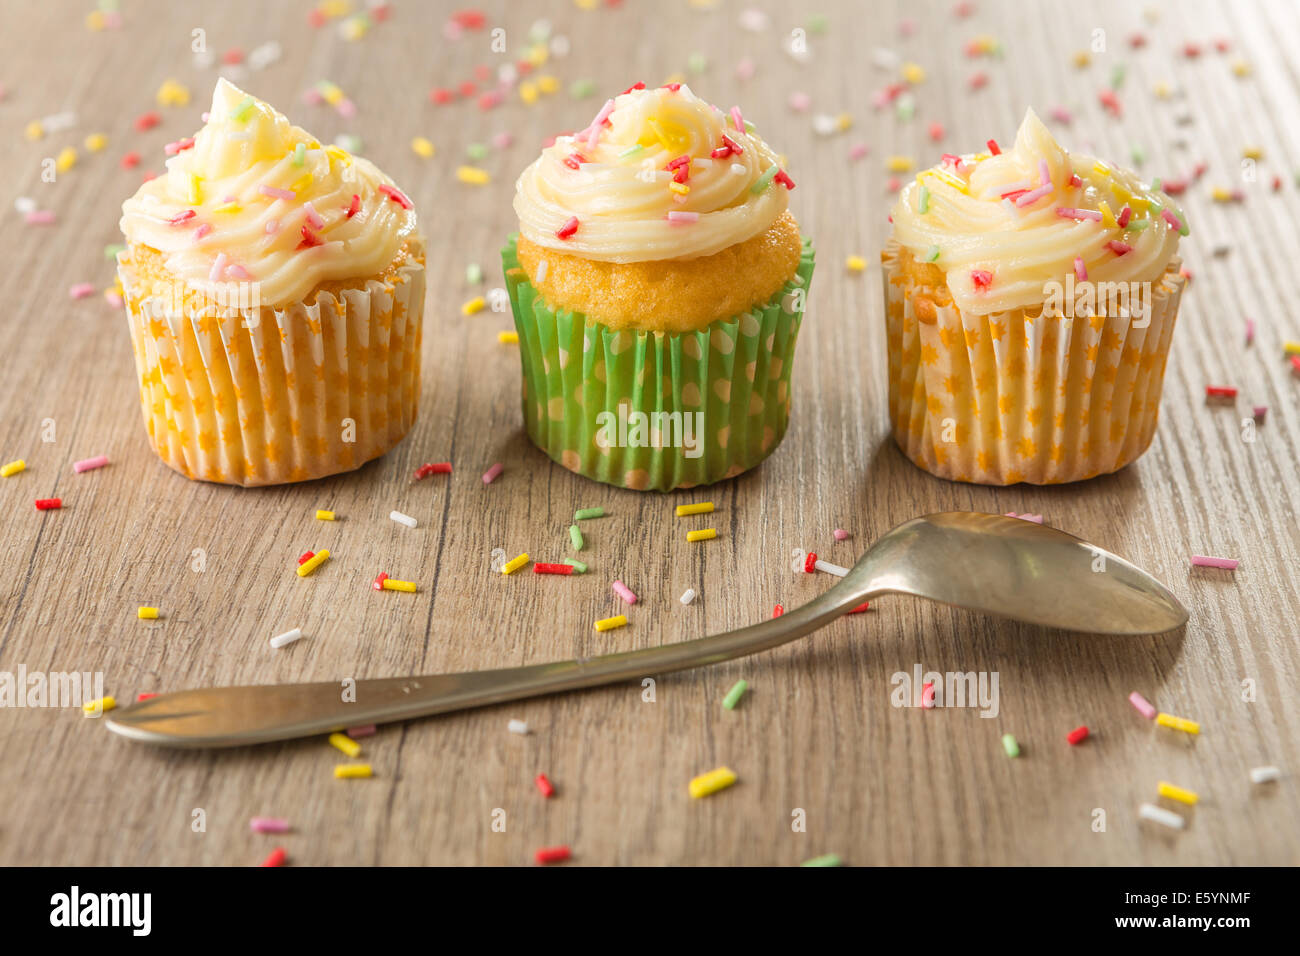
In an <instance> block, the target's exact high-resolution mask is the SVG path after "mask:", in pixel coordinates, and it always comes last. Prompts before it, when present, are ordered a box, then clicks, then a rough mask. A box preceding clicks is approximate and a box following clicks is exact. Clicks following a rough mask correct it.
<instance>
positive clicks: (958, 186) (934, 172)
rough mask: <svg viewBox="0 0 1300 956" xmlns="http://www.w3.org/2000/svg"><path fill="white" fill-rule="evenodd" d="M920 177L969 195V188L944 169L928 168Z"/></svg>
mask: <svg viewBox="0 0 1300 956" xmlns="http://www.w3.org/2000/svg"><path fill="white" fill-rule="evenodd" d="M909 162H910V160H909ZM894 172H904V170H898V169H896V170H894ZM921 176H924V177H928V178H932V179H937V180H939V182H941V183H944V184H945V185H948V186H951V187H952V188H953V189H955V190H957V191H958V192H959V193H964V194H965V195H970V188H969V187H968V186H967V185H966V184H965V183H964V182H962V181H961V180H960V179H958V178H957V177H956V176H954V175H953V174H952V173H950V172H948V170H946V169H938V168H933V167H932V168H930V169H927V170H926V171H925V172H923V173H922V174H921ZM918 178H919V177H918Z"/></svg>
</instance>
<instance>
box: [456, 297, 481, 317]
mask: <svg viewBox="0 0 1300 956" xmlns="http://www.w3.org/2000/svg"><path fill="white" fill-rule="evenodd" d="M486 306H487V300H486V299H484V298H483V297H482V296H481V295H476V296H474V298H472V299H470V300H469V301H468V302H466V303H465V304H464V305H462V306H461V307H460V314H461V315H476V314H478V313H479V312H482V311H483V309H484V308H485V307H486Z"/></svg>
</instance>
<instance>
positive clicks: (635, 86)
mask: <svg viewBox="0 0 1300 956" xmlns="http://www.w3.org/2000/svg"><path fill="white" fill-rule="evenodd" d="M644 89H645V83H641V82H638V83H633V84H632V85H631V86H629V87H628V88H627V89H625V90H624V91H623V95H624V96H627V94H629V93H631V92H632V91H633V90H644Z"/></svg>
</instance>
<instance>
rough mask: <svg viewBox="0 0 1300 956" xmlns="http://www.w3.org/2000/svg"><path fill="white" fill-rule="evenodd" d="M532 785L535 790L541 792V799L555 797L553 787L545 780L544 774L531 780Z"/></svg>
mask: <svg viewBox="0 0 1300 956" xmlns="http://www.w3.org/2000/svg"><path fill="white" fill-rule="evenodd" d="M533 783H534V784H536V785H537V789H538V790H539V791H541V794H542V796H543V797H548V798H549V797H553V796H554V795H555V787H554V786H552V784H551V781H549V780H547V779H546V774H544V773H539V774H538V775H537V776H536V777H534V778H533Z"/></svg>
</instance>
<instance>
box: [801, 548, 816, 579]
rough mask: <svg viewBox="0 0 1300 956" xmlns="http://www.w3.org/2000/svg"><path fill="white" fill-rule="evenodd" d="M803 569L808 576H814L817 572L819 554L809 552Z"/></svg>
mask: <svg viewBox="0 0 1300 956" xmlns="http://www.w3.org/2000/svg"><path fill="white" fill-rule="evenodd" d="M803 569H804V572H805V573H806V574H812V573H813V572H814V571H816V570H817V552H816V551H809V552H808V556H807V557H805V558H804V559H803Z"/></svg>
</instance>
